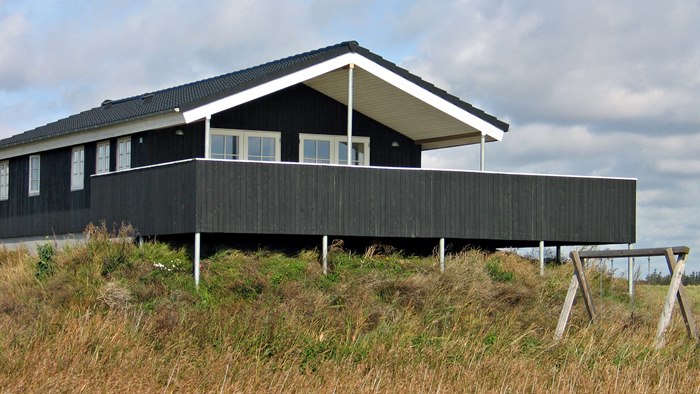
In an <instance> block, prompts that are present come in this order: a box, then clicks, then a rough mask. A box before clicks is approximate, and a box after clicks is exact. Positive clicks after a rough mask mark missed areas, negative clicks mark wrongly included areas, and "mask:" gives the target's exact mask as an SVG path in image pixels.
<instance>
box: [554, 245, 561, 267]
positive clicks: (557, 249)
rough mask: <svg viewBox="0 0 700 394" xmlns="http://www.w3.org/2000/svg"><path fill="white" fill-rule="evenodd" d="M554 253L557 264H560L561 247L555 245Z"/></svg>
mask: <svg viewBox="0 0 700 394" xmlns="http://www.w3.org/2000/svg"><path fill="white" fill-rule="evenodd" d="M555 253H556V254H557V264H561V245H557V247H556V252H555Z"/></svg>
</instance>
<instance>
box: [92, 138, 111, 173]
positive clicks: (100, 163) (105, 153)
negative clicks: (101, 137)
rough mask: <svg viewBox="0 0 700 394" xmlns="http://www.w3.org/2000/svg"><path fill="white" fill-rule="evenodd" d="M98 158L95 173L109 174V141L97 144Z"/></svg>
mask: <svg viewBox="0 0 700 394" xmlns="http://www.w3.org/2000/svg"><path fill="white" fill-rule="evenodd" d="M96 156H97V163H96V165H95V173H96V174H104V173H106V172H109V141H102V142H99V143H98V144H97V154H96Z"/></svg>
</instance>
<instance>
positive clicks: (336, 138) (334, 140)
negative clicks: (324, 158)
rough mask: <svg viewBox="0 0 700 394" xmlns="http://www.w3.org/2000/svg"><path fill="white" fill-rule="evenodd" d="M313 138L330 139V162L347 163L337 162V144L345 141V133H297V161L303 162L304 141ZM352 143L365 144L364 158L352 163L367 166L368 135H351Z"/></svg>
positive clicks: (316, 139)
mask: <svg viewBox="0 0 700 394" xmlns="http://www.w3.org/2000/svg"><path fill="white" fill-rule="evenodd" d="M307 140H315V141H330V143H331V164H340V165H347V163H339V160H340V154H339V150H340V149H339V148H338V144H339V143H341V142H347V141H348V136H346V135H330V134H305V133H299V162H300V163H304V141H307ZM352 143H353V145H354V144H364V145H365V160H364V163H361V164H353V165H357V166H362V167H369V137H360V136H354V135H353V136H352ZM306 163H309V164H323V163H311V162H306Z"/></svg>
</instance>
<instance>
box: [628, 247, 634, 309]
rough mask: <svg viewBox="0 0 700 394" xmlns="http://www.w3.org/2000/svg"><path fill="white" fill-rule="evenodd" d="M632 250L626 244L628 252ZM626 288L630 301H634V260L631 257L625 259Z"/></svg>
mask: <svg viewBox="0 0 700 394" xmlns="http://www.w3.org/2000/svg"><path fill="white" fill-rule="evenodd" d="M632 248H633V246H632V244H627V249H628V250H632ZM627 288H628V292H629V295H630V300H632V301H634V260H633V258H632V257H628V258H627Z"/></svg>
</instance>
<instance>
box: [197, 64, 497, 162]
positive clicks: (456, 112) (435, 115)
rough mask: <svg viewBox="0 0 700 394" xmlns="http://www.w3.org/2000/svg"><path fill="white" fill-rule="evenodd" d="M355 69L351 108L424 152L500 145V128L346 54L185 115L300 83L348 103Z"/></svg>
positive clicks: (201, 115) (216, 110)
mask: <svg viewBox="0 0 700 394" xmlns="http://www.w3.org/2000/svg"><path fill="white" fill-rule="evenodd" d="M350 64H353V65H355V69H354V70H355V71H354V76H353V108H354V109H355V110H356V111H358V112H360V113H362V114H364V115H366V116H368V117H370V118H372V119H374V120H376V121H378V122H380V123H382V124H384V125H386V126H388V127H390V128H392V129H394V130H396V131H397V132H399V133H401V134H403V135H405V136H407V137H408V138H411V139H412V140H414V141H416V144H418V145H420V146H421V147H422V149H423V150H429V149H437V148H446V147H451V146H459V145H469V144H475V143H479V142H480V140H481V136H482V135H484V136H485V137H486V141H500V140H501V139H502V138H503V134H504V132H503V130H501V129H499V128H498V127H496V126H494V125H493V124H491V123H489V122H487V121H485V120H483V119H481V118H480V117H478V116H476V115H474V114H472V113H470V112H469V111H467V110H465V109H463V108H460V107H459V106H457V105H455V104H453V103H451V102H449V101H448V100H446V99H444V98H442V97H440V96H438V95H436V94H435V93H433V92H431V91H429V90H427V89H425V88H423V87H421V86H419V85H417V84H416V83H414V82H411V81H410V80H408V79H406V78H404V77H402V76H401V75H399V74H396V73H394V72H392V71H391V70H389V69H387V68H385V67H383V66H381V65H379V64H377V63H376V62H374V61H372V60H370V59H368V58H366V57H364V56H362V55H361V54H358V53H347V54H344V55H340V56H338V57H335V58H332V59H329V60H326V61H324V62H321V63H318V64H315V65H313V66H310V67H308V68H304V69H302V70H299V71H296V72H293V73H290V74H287V75H285V76H282V77H280V78H277V79H273V80H271V81H268V82H266V83H263V84H260V85H257V86H255V87H252V88H250V89H247V90H244V91H241V92H237V93H234V94H232V95H230V96H226V97H223V98H221V99H218V100H215V101H212V102H209V103H206V104H204V105H201V106H199V107H196V108H192V109H189V110H186V111H184V112H183V117H184V119H185V122H187V123H191V122H195V121H198V120H201V119H203V118H206V117H209V116H212V115H214V114H216V113H219V112H221V111H225V110H227V109H230V108H233V107H236V106H238V105H241V104H244V103H247V102H250V101H252V100H255V99H258V98H260V97H263V96H266V95H269V94H271V93H274V92H277V91H280V90H282V89H285V88H288V87H290V86H293V85H296V84H299V83H304V84H306V85H308V86H310V87H311V88H313V89H315V90H317V91H319V92H321V93H323V94H325V95H326V96H329V97H331V98H333V99H335V100H336V101H338V102H341V103H343V104H346V105H347V99H348V70H347V66H348V65H350Z"/></svg>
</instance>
